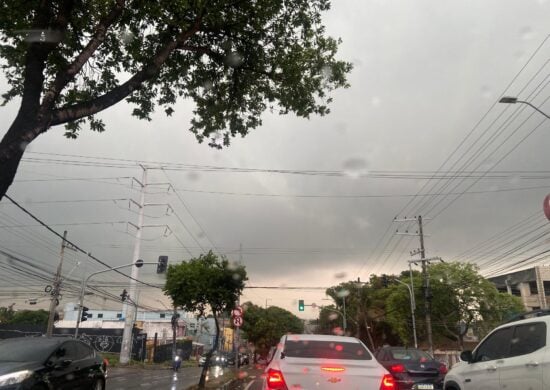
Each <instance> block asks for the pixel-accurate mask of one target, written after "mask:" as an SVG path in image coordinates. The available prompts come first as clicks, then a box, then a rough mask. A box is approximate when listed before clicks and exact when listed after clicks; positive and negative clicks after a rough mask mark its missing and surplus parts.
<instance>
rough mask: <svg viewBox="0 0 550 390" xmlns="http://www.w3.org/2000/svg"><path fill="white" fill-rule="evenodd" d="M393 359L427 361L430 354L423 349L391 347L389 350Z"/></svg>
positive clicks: (429, 358)
mask: <svg viewBox="0 0 550 390" xmlns="http://www.w3.org/2000/svg"><path fill="white" fill-rule="evenodd" d="M389 353H390V356H391V358H392V359H393V360H403V361H408V362H427V361H429V360H432V358H431V356H430V355H428V354H427V353H426V352H424V351H418V350H415V349H393V350H391V351H389Z"/></svg>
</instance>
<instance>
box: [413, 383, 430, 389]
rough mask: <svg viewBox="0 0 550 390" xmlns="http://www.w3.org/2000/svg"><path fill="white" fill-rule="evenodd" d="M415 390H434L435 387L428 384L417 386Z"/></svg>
mask: <svg viewBox="0 0 550 390" xmlns="http://www.w3.org/2000/svg"><path fill="white" fill-rule="evenodd" d="M415 389H417V390H434V385H432V384H431V383H428V384H422V383H421V384H418V385H416V387H415Z"/></svg>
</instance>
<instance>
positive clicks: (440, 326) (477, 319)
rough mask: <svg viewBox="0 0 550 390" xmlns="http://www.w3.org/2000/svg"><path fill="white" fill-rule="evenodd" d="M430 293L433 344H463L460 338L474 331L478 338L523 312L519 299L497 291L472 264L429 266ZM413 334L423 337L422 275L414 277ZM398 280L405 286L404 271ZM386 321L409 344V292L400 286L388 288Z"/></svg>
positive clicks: (405, 275) (458, 263) (454, 263)
mask: <svg viewBox="0 0 550 390" xmlns="http://www.w3.org/2000/svg"><path fill="white" fill-rule="evenodd" d="M429 276H430V285H431V292H432V330H433V334H434V340H435V342H438V341H439V342H444V341H445V340H451V341H455V342H457V344H458V346H462V345H463V338H464V336H465V335H466V333H467V332H468V330H469V329H472V328H474V329H473V330H475V331H476V333H477V335H478V336H484V335H485V334H486V333H487V332H488V331H489V330H491V329H493V328H494V327H495V326H497V325H499V324H500V323H502V321H503V320H504V319H506V318H508V317H510V316H512V315H513V314H516V313H519V312H521V311H523V305H522V303H521V300H520V299H519V298H517V297H514V296H511V295H509V294H505V293H501V292H499V291H498V290H497V289H496V287H495V286H494V285H493V284H492V283H491V282H489V281H488V280H486V279H485V278H483V277H482V276H481V275H480V274H479V272H478V268H477V266H476V265H474V264H471V263H461V262H451V263H438V264H433V265H431V266H430V267H429ZM413 280H414V282H413V283H414V287H415V299H416V307H417V309H416V313H417V316H416V318H417V321H416V324H417V331H418V334H419V335H420V336H422V335H423V334H425V322H424V314H425V306H424V291H423V288H422V276H421V275H420V273H415V275H414V277H413ZM402 281H403V282H405V283H409V281H410V279H409V275H408V272H407V273H404V274H403V275H402ZM389 290H391V294H390V296H389V297H388V300H387V307H386V308H387V313H388V314H387V320H388V322H389V323H390V324H391V325H392V327H394V329H395V330H396V332H397V333H398V334H399V336H400V337H401V338H402V339H403V341H404V342H405V343H407V344H409V345H411V344H412V330H411V314H410V304H409V302H410V301H409V299H410V298H409V293H408V291H407V288H406V287H405V286H403V285H398V284H394V285H392V286H391V288H390V289H389Z"/></svg>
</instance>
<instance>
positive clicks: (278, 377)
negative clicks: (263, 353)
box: [266, 368, 287, 390]
mask: <svg viewBox="0 0 550 390" xmlns="http://www.w3.org/2000/svg"><path fill="white" fill-rule="evenodd" d="M266 381H267V388H268V389H283V390H287V387H286V383H285V378H284V377H283V373H282V372H281V371H279V370H274V369H272V368H270V369H269V371H267V380H266Z"/></svg>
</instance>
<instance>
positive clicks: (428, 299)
mask: <svg viewBox="0 0 550 390" xmlns="http://www.w3.org/2000/svg"><path fill="white" fill-rule="evenodd" d="M418 235H419V237H420V260H422V279H423V280H424V304H425V306H426V332H427V333H428V348H429V352H430V355H432V356H433V354H434V344H433V334H432V291H431V289H430V277H429V276H428V262H427V261H426V250H425V249H424V230H423V228H422V216H421V215H419V216H418Z"/></svg>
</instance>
